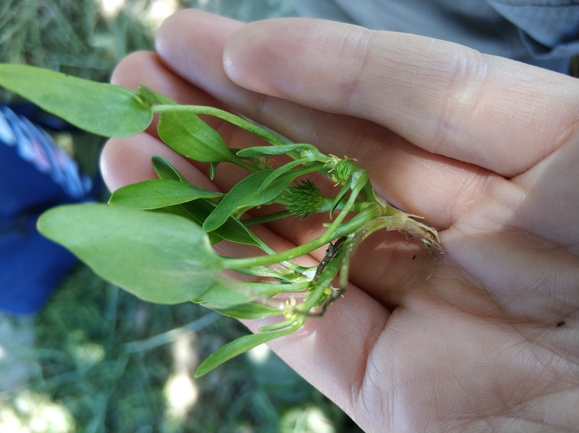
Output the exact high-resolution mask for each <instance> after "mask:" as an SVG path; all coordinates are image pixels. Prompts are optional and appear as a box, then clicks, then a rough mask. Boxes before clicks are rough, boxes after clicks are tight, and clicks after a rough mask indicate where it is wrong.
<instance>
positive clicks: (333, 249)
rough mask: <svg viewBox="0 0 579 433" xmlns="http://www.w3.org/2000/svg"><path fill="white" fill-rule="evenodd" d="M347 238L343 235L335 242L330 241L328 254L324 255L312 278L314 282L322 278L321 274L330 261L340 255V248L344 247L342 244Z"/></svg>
mask: <svg viewBox="0 0 579 433" xmlns="http://www.w3.org/2000/svg"><path fill="white" fill-rule="evenodd" d="M347 239H348V237H347V236H342V237H341V238H338V240H337V241H336V242H334V243H331V242H330V244H329V245H328V249H327V250H326V254H325V255H324V258H323V259H322V261H321V262H320V264H319V265H318V268H317V269H316V274H315V275H314V279H313V280H312V281H313V282H314V283H317V282H318V280H319V279H320V275H322V272H324V269H326V266H328V263H330V261H331V260H332V259H333V258H334V257H336V256H337V255H338V253H339V252H340V249H341V248H342V245H344V242H346V240H347Z"/></svg>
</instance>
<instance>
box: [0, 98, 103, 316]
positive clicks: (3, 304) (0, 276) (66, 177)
mask: <svg viewBox="0 0 579 433" xmlns="http://www.w3.org/2000/svg"><path fill="white" fill-rule="evenodd" d="M36 108H37V107H36ZM37 111H38V110H37ZM31 114H32V113H31ZM30 117H31V118H33V117H34V116H32V115H31V116H30ZM41 120H43V123H44V124H45V125H49V126H52V127H54V126H58V123H59V119H57V118H54V117H52V116H46V118H42V119H41ZM61 123H62V122H61ZM95 191H96V189H95V185H94V184H93V182H92V180H91V179H90V178H88V177H87V176H86V175H84V174H83V173H81V171H80V169H79V167H78V165H77V164H76V162H75V161H74V160H73V159H72V158H71V157H70V156H69V155H67V154H66V153H65V152H64V151H63V150H62V149H60V148H59V147H58V146H57V145H56V144H55V143H54V141H53V140H52V138H51V137H50V136H49V135H48V134H47V133H46V132H45V131H44V130H43V129H41V128H40V127H38V126H37V125H35V124H33V123H32V122H30V121H29V120H28V119H27V117H25V116H23V115H21V114H17V113H15V112H14V111H12V110H11V109H10V108H8V107H6V106H0V310H3V311H7V312H10V313H18V314H31V313H34V312H36V311H38V309H39V308H41V307H42V306H43V305H44V303H45V302H46V301H47V299H48V298H49V296H50V295H51V294H52V292H53V291H54V289H55V288H56V286H57V285H58V283H59V282H60V280H61V279H62V277H63V276H64V275H66V273H67V272H68V271H69V270H70V268H71V267H72V266H73V265H74V264H75V263H77V259H76V258H75V257H74V256H73V255H72V254H71V253H69V252H68V251H67V250H65V249H64V248H62V247H61V246H59V245H57V244H55V243H53V242H52V241H50V240H48V239H47V238H45V237H43V236H42V235H41V234H40V233H39V232H38V231H37V230H36V220H37V219H38V217H39V216H40V214H41V213H42V212H43V211H45V210H47V209H49V208H50V207H52V206H56V205H59V204H65V203H73V202H79V201H85V200H91V196H92V195H93V194H94V193H95Z"/></svg>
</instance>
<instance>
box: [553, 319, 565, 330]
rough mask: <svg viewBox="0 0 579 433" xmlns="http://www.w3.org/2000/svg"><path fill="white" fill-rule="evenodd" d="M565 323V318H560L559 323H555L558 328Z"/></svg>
mask: <svg viewBox="0 0 579 433" xmlns="http://www.w3.org/2000/svg"><path fill="white" fill-rule="evenodd" d="M564 324H565V321H564V320H559V321H558V322H557V323H555V326H556V327H557V328H560V327H561V326H563V325H564Z"/></svg>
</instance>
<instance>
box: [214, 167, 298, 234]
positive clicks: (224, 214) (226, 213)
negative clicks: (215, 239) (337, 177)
mask: <svg viewBox="0 0 579 433" xmlns="http://www.w3.org/2000/svg"><path fill="white" fill-rule="evenodd" d="M273 172H274V170H271V169H270V170H260V171H258V172H255V173H252V174H250V175H249V176H247V177H246V178H244V179H242V180H241V181H239V182H238V183H237V184H236V185H235V186H234V187H233V188H231V190H230V191H229V192H228V193H227V195H226V196H225V197H224V198H223V200H221V201H220V202H219V204H218V205H217V207H216V208H215V211H213V212H212V213H211V215H209V217H207V219H206V220H205V222H204V223H203V229H204V230H205V231H208V232H210V231H213V230H216V229H218V228H219V227H221V226H222V225H223V224H224V223H225V221H227V219H228V218H229V217H230V216H231V215H233V213H235V212H236V211H237V210H239V209H242V208H246V207H249V208H251V207H254V206H259V205H262V204H265V203H267V202H269V201H271V200H273V199H275V198H276V197H277V196H278V195H280V194H281V193H282V192H283V190H284V189H285V188H286V187H287V186H288V185H289V184H290V182H291V181H292V180H293V179H294V177H295V176H296V175H294V174H293V173H291V172H290V173H285V175H282V176H280V177H279V178H277V179H276V180H275V181H274V182H272V183H271V184H270V186H269V187H268V188H266V189H265V190H264V191H260V190H259V189H260V187H261V185H262V184H263V182H264V181H265V179H267V178H268V176H269V175H270V174H271V173H273Z"/></svg>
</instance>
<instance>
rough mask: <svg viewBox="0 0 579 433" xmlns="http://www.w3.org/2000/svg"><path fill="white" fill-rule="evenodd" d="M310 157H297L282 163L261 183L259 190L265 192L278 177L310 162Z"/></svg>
mask: <svg viewBox="0 0 579 433" xmlns="http://www.w3.org/2000/svg"><path fill="white" fill-rule="evenodd" d="M310 161H311V160H310V159H296V160H295V161H291V162H288V163H287V164H284V165H282V166H281V167H279V168H276V169H275V170H274V171H273V173H271V174H270V175H269V176H268V177H267V178H266V179H265V180H264V181H263V183H262V184H261V186H260V187H259V192H263V191H264V190H265V189H266V188H267V187H268V186H269V185H270V184H271V183H272V182H273V181H274V180H276V179H277V178H278V177H280V176H282V175H284V174H285V173H287V172H288V171H290V170H292V169H293V168H295V167H297V166H298V165H300V164H307V163H308V162H310ZM294 178H295V177H294Z"/></svg>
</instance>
